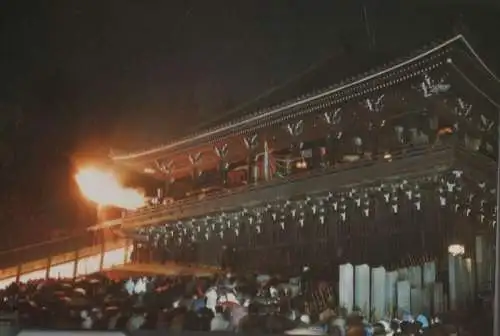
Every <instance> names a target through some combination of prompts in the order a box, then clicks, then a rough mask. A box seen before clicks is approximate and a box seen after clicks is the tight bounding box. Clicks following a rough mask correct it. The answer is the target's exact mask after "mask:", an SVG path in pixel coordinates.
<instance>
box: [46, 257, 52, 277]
mask: <svg viewBox="0 0 500 336" xmlns="http://www.w3.org/2000/svg"><path fill="white" fill-rule="evenodd" d="M51 264H52V256H49V257H48V258H47V269H46V271H45V279H48V278H50V267H51Z"/></svg>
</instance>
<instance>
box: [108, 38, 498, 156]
mask: <svg viewBox="0 0 500 336" xmlns="http://www.w3.org/2000/svg"><path fill="white" fill-rule="evenodd" d="M456 42H462V43H463V44H464V46H465V47H466V49H467V50H468V51H469V52H471V53H472V55H473V56H474V57H475V58H476V60H477V61H478V62H479V63H480V65H481V66H482V67H483V68H484V70H485V71H487V72H488V73H489V74H490V75H491V76H492V78H494V79H495V80H496V81H497V82H499V83H500V80H499V79H498V78H497V77H496V76H495V75H494V74H493V72H492V71H491V70H490V69H489V68H488V67H487V66H486V64H485V63H484V62H483V61H482V60H481V58H480V57H479V56H478V55H477V53H476V52H475V51H474V49H473V48H472V47H471V45H470V44H469V42H468V41H467V40H466V39H465V38H464V36H463V35H457V36H455V37H453V38H451V39H449V40H447V41H445V42H443V43H440V44H438V45H434V46H432V47H430V48H429V49H427V50H423V51H419V52H418V53H417V54H416V55H415V56H413V57H410V58H408V59H406V60H401V59H400V60H398V61H396V62H394V63H392V64H388V65H386V66H384V67H383V68H382V69H376V70H374V71H372V72H368V73H364V74H362V75H360V76H358V77H356V78H350V79H348V80H347V81H344V82H342V83H340V84H338V85H336V86H333V87H329V88H327V89H326V90H323V91H322V92H316V93H312V94H310V95H306V96H302V97H297V98H296V99H295V100H293V101H287V102H285V103H282V104H280V105H277V106H273V107H272V108H268V109H264V110H260V111H258V112H256V113H253V114H250V115H246V116H245V117H243V118H239V119H236V120H233V121H231V122H227V123H224V124H221V125H218V126H217V127H214V128H211V129H208V130H204V131H202V132H198V133H195V134H192V135H190V136H187V137H184V138H181V139H178V140H176V141H172V142H170V143H167V144H165V145H162V146H158V147H156V148H150V149H147V150H143V151H137V152H134V153H128V154H120V155H110V157H111V159H112V160H114V161H121V162H124V161H131V160H135V159H142V158H145V157H147V156H154V155H159V154H161V153H164V152H169V151H173V150H177V149H179V148H181V147H185V146H192V145H196V144H199V143H203V142H209V141H213V140H214V139H215V138H218V137H219V136H224V135H227V134H228V133H240V132H241V130H240V129H241V128H242V127H250V126H251V125H252V124H254V123H261V122H265V121H267V120H269V119H270V118H272V117H275V116H279V115H280V114H282V113H283V112H285V111H286V110H289V109H293V108H297V107H301V106H304V105H306V104H308V103H310V102H313V101H316V100H319V99H321V98H325V97H327V96H332V95H334V96H336V97H335V98H340V97H342V98H348V99H349V98H353V97H354V95H349V94H348V91H350V90H351V89H354V88H359V87H361V86H362V85H363V84H366V83H368V82H369V81H371V80H374V79H378V78H384V77H388V76H389V75H394V74H398V75H400V76H401V75H402V73H403V72H404V71H403V70H406V69H407V67H408V66H411V65H413V64H415V63H417V62H419V61H422V60H425V59H427V58H429V57H432V56H433V55H436V54H442V53H443V52H444V51H445V50H447V49H448V47H449V46H451V45H452V44H454V43H456ZM362 91H363V93H368V91H367V90H362ZM351 96H352V97H351ZM335 100H337V99H335ZM288 117H289V116H287V118H288Z"/></svg>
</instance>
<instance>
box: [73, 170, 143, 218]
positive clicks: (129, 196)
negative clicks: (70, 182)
mask: <svg viewBox="0 0 500 336" xmlns="http://www.w3.org/2000/svg"><path fill="white" fill-rule="evenodd" d="M75 179H76V182H77V183H78V187H79V188H80V190H81V192H82V193H83V195H84V196H85V197H86V198H87V199H89V200H90V201H92V202H95V203H97V204H99V205H102V206H115V207H118V208H123V209H127V210H135V209H137V208H140V207H142V206H144V205H145V202H146V200H145V198H144V195H143V194H142V193H140V192H139V191H138V190H135V189H132V188H125V187H123V186H121V185H120V183H119V182H118V180H117V179H116V177H115V176H114V175H113V174H112V173H111V172H106V171H102V170H99V169H97V168H93V167H88V168H84V169H81V170H80V171H79V172H78V173H77V174H76V175H75Z"/></svg>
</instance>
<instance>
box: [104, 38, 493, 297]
mask: <svg viewBox="0 0 500 336" xmlns="http://www.w3.org/2000/svg"><path fill="white" fill-rule="evenodd" d="M331 84H334V85H333V86H331V87H327V88H325V89H324V90H322V91H318V92H310V93H308V92H304V95H303V96H299V97H296V98H295V99H292V100H285V101H282V102H281V103H280V104H278V105H272V106H269V107H268V108H265V109H262V110H257V111H249V112H251V113H249V114H246V115H243V116H240V117H239V118H237V119H234V120H231V121H228V122H225V123H223V124H220V125H217V126H215V127H213V128H210V129H206V130H204V131H201V132H199V133H196V134H192V135H191V136H188V137H185V138H181V139H178V140H176V141H173V142H171V143H168V144H165V145H162V146H158V147H156V148H150V149H146V150H144V151H139V152H135V153H128V154H118V153H115V154H113V155H112V157H111V158H112V160H113V161H114V163H116V164H117V165H121V166H126V167H129V168H132V169H134V170H136V171H138V172H140V173H143V174H145V175H149V176H151V177H154V178H156V179H157V180H158V185H159V186H160V188H159V193H158V197H157V198H156V199H155V201H154V202H152V204H151V205H150V206H148V207H146V208H143V209H139V210H136V211H133V212H128V213H126V214H125V215H124V216H123V217H122V218H120V219H118V220H114V221H110V222H107V223H105V224H104V225H105V226H108V227H109V226H114V227H115V228H119V229H120V230H121V231H122V232H124V233H125V234H126V235H127V236H128V237H130V238H131V239H133V240H134V241H135V243H134V250H135V251H137V252H139V251H140V250H141V249H144V250H149V251H151V250H155V251H158V252H155V256H154V258H156V259H162V260H175V261H182V262H187V263H198V264H205V265H215V266H221V265H222V266H227V267H230V268H231V269H235V270H243V271H263V272H273V273H275V272H284V273H288V274H289V273H296V272H300V270H301V269H302V268H303V267H304V266H309V267H310V268H311V270H318V272H320V270H321V271H325V270H326V271H328V270H333V271H332V272H333V273H336V274H337V276H338V272H339V271H338V270H339V266H340V265H345V264H352V265H363V264H366V265H368V266H369V267H371V268H376V267H383V268H384V269H385V270H387V271H389V270H396V269H402V268H409V267H413V266H415V265H424V264H425V263H429V262H433V263H434V267H435V273H436V274H437V275H436V277H437V278H439V276H440V275H439V274H445V275H446V276H448V277H452V276H454V274H456V273H457V272H456V270H455V269H454V266H453V265H454V264H453V263H454V262H455V261H454V259H453V258H458V259H460V260H462V261H464V262H465V263H466V264H467V265H469V266H470V267H469V269H468V272H469V273H468V274H469V277H471V279H472V280H471V281H470V282H469V283H470V286H469V290H470V291H472V292H474V293H477V292H478V291H481V290H482V289H483V288H484V287H488V286H489V285H490V281H491V279H492V278H491V269H492V267H493V263H492V258H493V254H492V253H493V248H492V246H493V241H494V237H493V231H494V226H495V224H496V223H495V217H496V205H495V204H496V194H495V186H496V182H495V181H496V180H495V177H496V162H495V160H496V159H497V152H498V114H499V112H500V99H499V98H498V97H500V80H499V79H498V78H497V77H496V76H495V74H494V73H493V72H492V71H491V70H490V69H489V68H488V67H487V65H486V64H485V63H484V62H483V61H482V59H481V58H480V56H479V55H478V54H477V53H476V52H475V51H474V49H473V48H472V47H471V45H470V44H469V42H468V41H467V40H466V39H465V38H464V37H463V36H461V35H458V36H456V37H454V38H452V39H450V40H447V41H445V42H443V43H440V44H436V45H433V46H430V47H428V48H426V49H423V50H420V51H418V52H416V53H414V54H413V55H410V56H409V57H407V58H402V59H399V60H396V61H395V62H394V63H391V64H388V65H385V66H382V67H380V68H378V69H374V70H373V71H370V72H367V73H363V74H360V75H359V76H357V77H353V78H348V79H347V80H345V81H344V82H341V83H331ZM452 259H453V260H452ZM450 260H451V261H450ZM450 265H451V266H450ZM452 268H453V269H452ZM340 273H342V267H341V271H340ZM340 277H341V279H340V280H339V281H340V283H341V284H342V283H344V287H345V281H348V280H346V279H342V274H341V275H340ZM424 278H425V275H424ZM348 279H349V277H348ZM373 279H374V275H373V273H372V280H373ZM351 280H352V279H351ZM438 280H439V279H436V281H438ZM424 281H425V279H424ZM441 281H442V282H444V283H446V286H445V287H449V288H448V289H447V291H448V293H449V292H450V291H455V294H453V295H454V297H456V295H457V293H458V292H457V289H456V280H453V281H455V282H454V283H455V284H453V282H450V281H448V280H446V281H445V280H444V279H441ZM340 287H341V288H342V285H341V286H340ZM368 288H370V287H368ZM450 288H451V289H450ZM350 290H351V291H353V289H352V288H351V289H350ZM356 291H357V290H356V289H354V292H356ZM342 295H344V296H345V294H341V297H342ZM356 295H357V294H354V296H355V297H356ZM448 295H450V297H451V296H452V294H451V293H449V294H448ZM359 297H360V296H359V295H358V298H359ZM453 304H455V303H453Z"/></svg>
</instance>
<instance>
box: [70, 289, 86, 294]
mask: <svg viewBox="0 0 500 336" xmlns="http://www.w3.org/2000/svg"><path fill="white" fill-rule="evenodd" d="M73 291H74V292H75V293H79V294H82V295H86V294H87V291H86V290H85V289H83V288H75V289H74V290H73Z"/></svg>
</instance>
